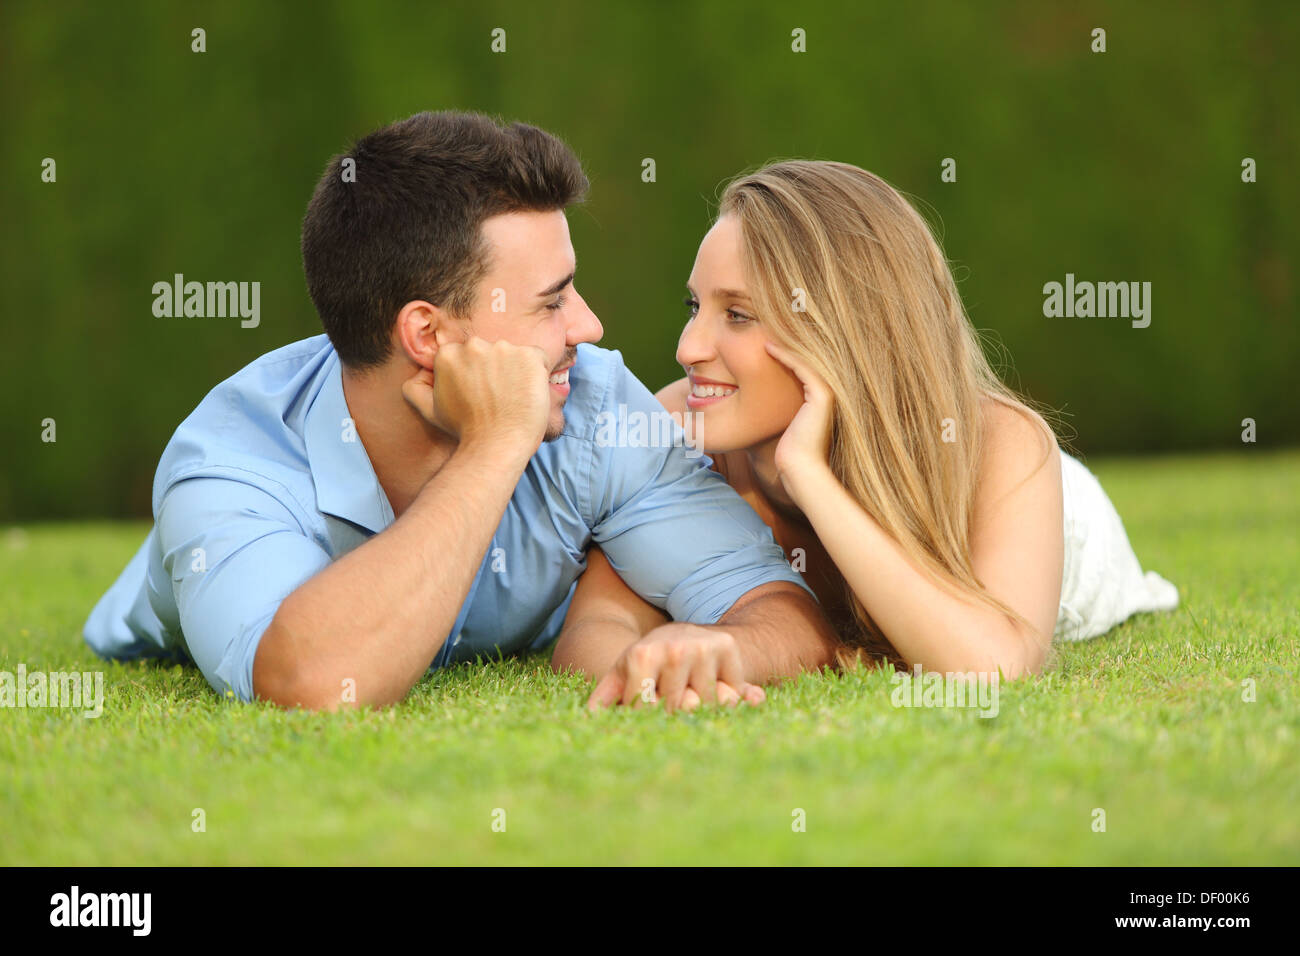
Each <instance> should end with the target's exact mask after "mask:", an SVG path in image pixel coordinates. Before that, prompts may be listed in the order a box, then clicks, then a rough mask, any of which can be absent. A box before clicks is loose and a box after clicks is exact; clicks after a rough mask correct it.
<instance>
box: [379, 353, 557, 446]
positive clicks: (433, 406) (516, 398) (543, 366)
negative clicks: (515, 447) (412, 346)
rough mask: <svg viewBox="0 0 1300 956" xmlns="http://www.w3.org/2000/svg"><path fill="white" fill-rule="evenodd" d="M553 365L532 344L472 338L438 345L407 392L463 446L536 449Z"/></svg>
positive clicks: (546, 411)
mask: <svg viewBox="0 0 1300 956" xmlns="http://www.w3.org/2000/svg"><path fill="white" fill-rule="evenodd" d="M550 371H551V369H550V366H549V364H548V362H547V360H546V353H545V352H543V351H542V350H541V349H539V348H537V347H535V346H531V345H514V344H512V343H510V342H505V341H500V340H499V341H496V342H488V341H487V340H485V339H481V338H477V337H475V336H470V338H468V339H467V340H466V341H464V342H456V343H450V344H447V345H443V346H441V347H440V348H439V349H438V352H437V354H436V355H435V356H434V359H433V370H432V371H430V370H428V369H423V368H422V369H420V370H419V371H418V372H417V373H416V374H415V375H413V376H412V377H411V378H410V379H408V380H407V381H406V382H405V383H403V385H402V394H403V395H404V396H405V397H406V400H407V402H409V403H410V404H411V406H412V407H413V408H415V410H416V411H418V412H419V413H420V415H421V416H422V417H423V418H424V419H425V420H426V421H428V422H429V423H430V424H432V425H434V426H435V427H437V428H439V429H441V430H442V431H444V432H446V433H447V434H449V435H451V436H452V437H453V438H455V439H457V440H458V441H459V442H460V443H461V444H462V445H464V444H468V443H470V442H477V441H482V440H487V441H493V442H511V441H517V442H519V443H520V444H526V445H527V446H528V448H529V449H530V450H532V451H536V450H537V448H538V446H540V445H541V443H542V439H543V438H544V437H545V436H546V426H547V422H548V420H549V418H550V414H551V390H550V387H549V386H548V385H547V381H546V380H547V377H548V376H549V375H550Z"/></svg>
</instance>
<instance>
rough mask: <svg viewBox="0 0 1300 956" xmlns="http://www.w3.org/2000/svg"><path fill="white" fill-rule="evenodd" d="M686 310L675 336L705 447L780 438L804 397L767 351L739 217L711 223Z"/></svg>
mask: <svg viewBox="0 0 1300 956" xmlns="http://www.w3.org/2000/svg"><path fill="white" fill-rule="evenodd" d="M686 288H687V290H688V291H689V293H690V298H689V301H688V307H689V308H690V312H691V317H690V319H689V320H688V321H687V323H686V327H685V328H684V329H682V334H681V338H680V339H678V342H677V361H678V362H680V363H681V365H682V367H683V368H684V369H686V375H687V377H688V378H689V379H690V385H691V389H690V394H689V396H688V397H687V399H686V405H687V410H688V411H689V412H691V418H692V420H693V426H694V428H693V435H694V437H695V440H696V441H699V442H700V443H702V445H703V447H704V450H705V451H706V452H708V453H710V454H716V453H719V452H724V451H735V450H738V449H754V448H756V447H757V446H761V445H763V444H765V443H767V442H771V441H773V440H774V439H779V438H780V437H781V435H782V433H783V432H784V431H785V429H786V427H787V426H788V425H789V424H790V422H791V420H792V419H793V418H794V416H795V413H796V412H797V411H799V407H800V406H801V405H802V404H803V388H802V386H801V385H800V384H799V379H798V378H797V377H795V375H794V373H792V372H791V371H790V370H789V369H787V368H786V367H785V366H784V365H782V364H781V363H780V362H778V361H777V360H776V359H774V358H772V356H770V355H769V354H768V353H767V349H766V348H765V345H766V344H767V342H768V341H769V339H768V336H767V332H766V331H765V330H764V328H763V324H762V316H760V315H758V314H757V313H756V312H755V311H754V306H753V303H752V301H751V300H750V298H749V295H748V290H747V289H746V287H745V278H744V270H743V267H742V261H741V237H740V223H739V221H738V220H737V219H736V218H735V217H734V216H730V215H728V216H723V217H722V218H721V219H719V220H718V221H717V223H716V224H714V226H713V228H712V229H710V230H709V232H708V234H707V235H706V236H705V237H704V240H703V241H702V242H701V243H700V251H699V253H698V254H697V255H696V256H695V268H693V269H692V270H691V277H690V279H689V280H688V281H687V283H686Z"/></svg>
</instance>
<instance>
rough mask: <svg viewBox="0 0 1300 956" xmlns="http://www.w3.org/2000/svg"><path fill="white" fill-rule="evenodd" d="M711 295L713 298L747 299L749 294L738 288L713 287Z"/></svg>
mask: <svg viewBox="0 0 1300 956" xmlns="http://www.w3.org/2000/svg"><path fill="white" fill-rule="evenodd" d="M713 297H714V298H715V299H745V300H748V299H749V296H747V295H746V294H745V293H743V292H741V291H740V290H739V289H714V290H713Z"/></svg>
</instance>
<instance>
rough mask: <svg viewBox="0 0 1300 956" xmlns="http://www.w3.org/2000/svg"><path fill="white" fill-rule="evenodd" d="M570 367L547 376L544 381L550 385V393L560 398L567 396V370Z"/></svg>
mask: <svg viewBox="0 0 1300 956" xmlns="http://www.w3.org/2000/svg"><path fill="white" fill-rule="evenodd" d="M571 368H573V366H572V365H567V366H565V367H564V368H562V369H560V370H559V371H558V372H552V373H551V374H550V375H549V376H547V378H546V381H547V382H549V383H550V386H551V391H553V392H555V393H556V394H558V395H560V396H565V395H568V394H569V369H571Z"/></svg>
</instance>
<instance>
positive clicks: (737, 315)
mask: <svg viewBox="0 0 1300 956" xmlns="http://www.w3.org/2000/svg"><path fill="white" fill-rule="evenodd" d="M727 320H728V321H729V322H730V323H731V324H732V325H743V324H744V323H746V322H753V321H754V319H753V316H749V315H745V313H743V312H737V311H736V310H735V309H728V310H727Z"/></svg>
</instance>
